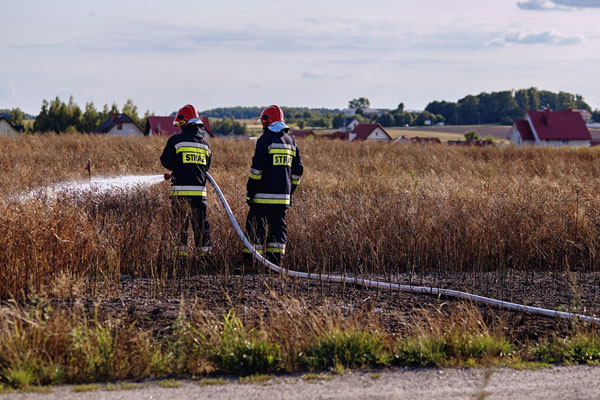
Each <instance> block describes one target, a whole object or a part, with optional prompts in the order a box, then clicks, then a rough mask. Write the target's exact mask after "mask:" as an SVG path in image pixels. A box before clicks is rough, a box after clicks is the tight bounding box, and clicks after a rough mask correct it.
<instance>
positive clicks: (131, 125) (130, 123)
mask: <svg viewBox="0 0 600 400" xmlns="http://www.w3.org/2000/svg"><path fill="white" fill-rule="evenodd" d="M92 132H93V133H107V134H109V135H117V136H126V135H137V136H142V135H143V134H144V131H142V128H140V127H139V125H138V124H136V123H135V121H134V120H132V119H131V118H130V117H129V116H128V115H127V114H117V113H112V114H111V115H110V118H109V119H108V120H107V121H106V122H105V123H103V124H102V125H100V126H99V127H97V128H96V129H94V130H93V131H92Z"/></svg>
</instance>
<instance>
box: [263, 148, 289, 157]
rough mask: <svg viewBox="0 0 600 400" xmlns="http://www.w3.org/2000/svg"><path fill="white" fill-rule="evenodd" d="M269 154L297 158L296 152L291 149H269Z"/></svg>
mask: <svg viewBox="0 0 600 400" xmlns="http://www.w3.org/2000/svg"><path fill="white" fill-rule="evenodd" d="M269 154H287V155H289V156H292V157H296V152H295V151H294V150H289V149H269Z"/></svg>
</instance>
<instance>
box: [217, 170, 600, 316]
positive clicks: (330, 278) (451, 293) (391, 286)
mask: <svg viewBox="0 0 600 400" xmlns="http://www.w3.org/2000/svg"><path fill="white" fill-rule="evenodd" d="M206 175H207V178H208V181H209V182H210V184H211V185H212V186H213V187H214V188H215V191H216V192H217V195H218V196H219V200H220V201H221V204H222V205H223V208H225V212H226V213H227V216H228V217H229V220H230V221H231V223H232V224H233V227H234V228H235V231H236V232H237V234H238V236H239V237H240V239H242V242H244V246H246V248H247V249H248V250H250V252H251V253H252V255H253V256H254V258H255V259H256V260H257V261H259V262H260V263H261V264H263V265H265V266H267V267H268V268H269V269H271V270H272V271H275V272H280V273H283V274H285V275H287V276H294V277H297V278H303V279H313V280H318V281H326V282H340V283H341V282H344V283H350V284H360V285H364V286H368V287H373V288H380V289H387V290H396V291H400V292H411V293H421V294H429V295H436V296H439V295H443V296H448V297H458V298H461V299H466V300H470V301H473V302H475V303H481V304H487V305H490V306H495V307H499V308H506V309H509V310H514V311H518V312H526V313H531V314H538V315H543V316H546V317H559V318H567V319H580V320H582V321H588V322H596V323H600V318H598V317H591V316H589V315H583V314H574V313H569V312H564V311H556V310H548V309H546V308H540V307H532V306H525V305H522V304H517V303H511V302H509V301H502V300H496V299H491V298H489V297H484V296H478V295H475V294H470V293H466V292H460V291H458V290H451V289H440V288H434V287H425V286H412V285H400V284H397V283H388V282H380V281H373V280H368V279H359V278H356V277H354V278H353V277H344V276H337V275H323V274H311V273H307V272H300V271H292V270H289V269H286V268H281V267H280V266H278V265H275V264H273V263H272V262H270V261H269V260H267V259H265V258H264V257H263V256H262V255H260V254H259V253H258V252H257V251H256V249H255V248H254V246H253V245H252V243H250V241H249V240H248V238H246V236H245V235H244V232H243V231H242V230H241V228H240V226H239V225H238V223H237V221H236V219H235V216H234V215H233V212H231V208H230V207H229V204H228V203H227V200H226V199H225V196H223V193H222V192H221V189H220V188H219V185H217V182H215V180H214V179H213V177H212V176H210V174H208V173H207V174H206Z"/></svg>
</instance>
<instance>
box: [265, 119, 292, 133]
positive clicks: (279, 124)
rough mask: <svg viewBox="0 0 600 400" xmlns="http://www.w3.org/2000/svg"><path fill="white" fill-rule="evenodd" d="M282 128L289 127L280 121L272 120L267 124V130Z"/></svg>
mask: <svg viewBox="0 0 600 400" xmlns="http://www.w3.org/2000/svg"><path fill="white" fill-rule="evenodd" d="M284 129H289V127H288V126H287V125H286V124H284V123H283V122H281V121H277V122H273V123H272V124H271V125H269V130H270V131H272V132H281V131H282V130H284Z"/></svg>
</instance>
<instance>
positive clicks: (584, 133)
mask: <svg viewBox="0 0 600 400" xmlns="http://www.w3.org/2000/svg"><path fill="white" fill-rule="evenodd" d="M508 139H509V140H510V142H511V143H514V144H516V145H518V146H522V145H535V146H589V145H590V141H591V140H592V135H591V134H590V131H589V129H588V128H587V126H586V125H585V122H584V121H583V118H582V117H581V114H580V113H579V112H575V111H573V110H571V109H568V110H567V111H550V110H548V109H546V110H544V111H529V112H527V114H525V118H524V119H522V120H517V121H515V123H514V124H513V126H512V128H511V129H510V131H509V133H508Z"/></svg>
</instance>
